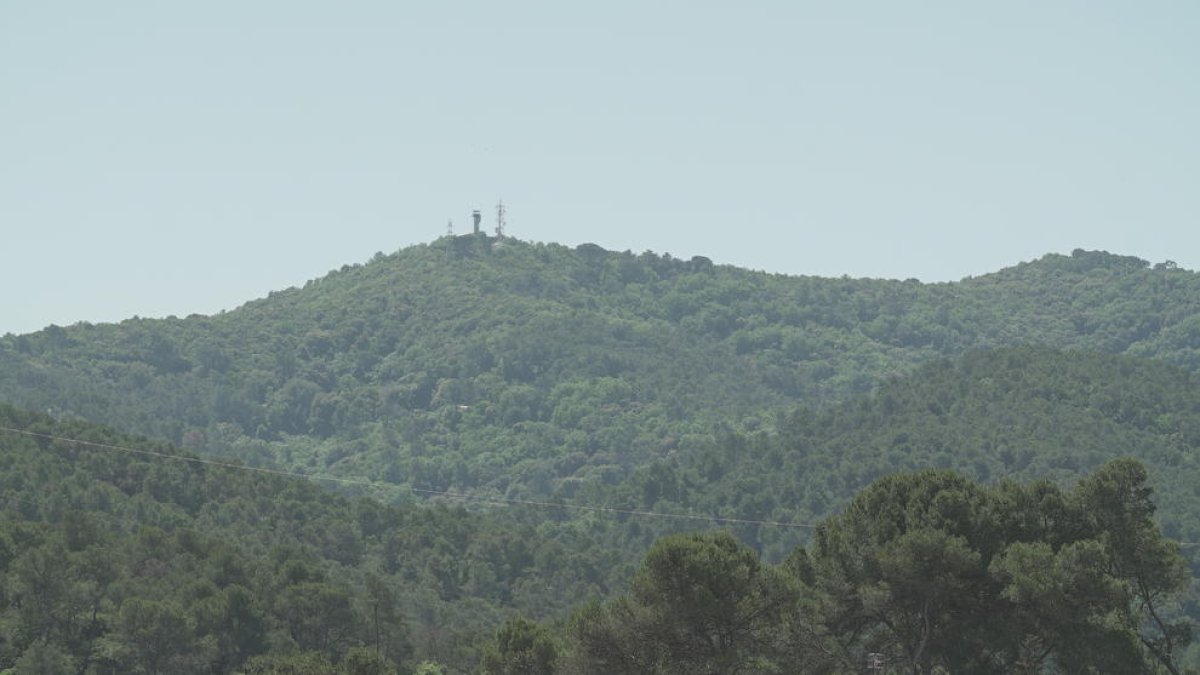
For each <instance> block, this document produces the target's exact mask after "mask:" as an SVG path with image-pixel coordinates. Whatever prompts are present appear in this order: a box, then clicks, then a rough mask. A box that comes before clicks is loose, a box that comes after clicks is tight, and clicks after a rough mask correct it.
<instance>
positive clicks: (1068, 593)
mask: <svg viewBox="0 0 1200 675" xmlns="http://www.w3.org/2000/svg"><path fill="white" fill-rule="evenodd" d="M1149 495H1150V492H1149V489H1148V488H1147V486H1146V483H1145V473H1144V470H1142V467H1141V465H1140V464H1138V463H1137V462H1133V461H1131V460H1116V461H1113V462H1110V463H1108V464H1105V465H1104V466H1103V467H1101V468H1100V469H1099V470H1098V471H1096V472H1095V473H1094V474H1092V475H1090V476H1088V477H1087V478H1085V479H1084V480H1083V481H1081V482H1080V483H1079V485H1078V486H1076V487H1075V488H1074V489H1073V490H1071V491H1070V492H1066V493H1064V492H1061V491H1059V490H1058V489H1057V488H1055V487H1053V486H1051V485H1049V484H1047V483H1044V482H1043V483H1031V484H1026V485H1020V484H1017V483H1013V482H1006V483H1003V484H1001V485H997V486H994V487H987V486H982V485H979V484H977V483H974V482H972V481H970V480H967V479H965V478H963V477H962V476H960V475H958V474H955V473H952V472H948V471H923V472H918V473H907V474H895V475H892V476H888V477H886V478H883V479H881V480H879V481H876V482H875V483H874V484H872V485H871V486H869V487H868V488H867V489H866V490H864V491H862V492H861V493H859V494H858V495H857V496H856V497H855V498H854V500H853V501H852V502H851V503H850V505H849V507H848V508H847V510H846V512H845V513H843V514H841V515H839V516H835V517H832V518H830V519H828V520H826V521H825V522H824V523H822V524H821V525H820V527H819V528H818V531H817V535H816V537H815V538H814V540H813V542H812V545H811V546H810V547H809V548H808V549H807V550H805V549H800V550H797V551H796V552H795V553H794V554H793V556H792V557H791V558H790V559H789V561H788V562H787V563H785V564H783V565H781V566H779V567H777V568H776V567H771V566H769V565H766V564H764V563H760V562H759V560H758V557H757V556H756V555H755V554H754V552H753V551H751V550H750V549H747V548H745V547H743V546H741V545H740V544H738V543H737V542H736V540H734V539H733V538H732V537H730V536H729V535H727V534H717V535H688V536H673V537H667V538H665V539H662V540H660V541H659V542H658V543H657V544H656V545H655V546H654V548H653V549H651V551H650V553H649V554H647V556H646V559H645V561H644V562H643V564H642V567H641V569H640V570H639V571H638V572H637V574H636V575H635V577H634V582H633V586H632V588H631V590H630V592H629V593H628V594H627V595H624V596H621V597H618V598H616V599H614V600H612V601H609V602H607V603H603V604H600V603H592V604H589V605H587V606H585V607H583V608H581V609H579V610H578V611H577V612H576V614H575V616H574V617H573V618H572V620H571V622H570V624H569V626H568V629H567V633H568V635H569V637H570V639H569V641H568V645H569V653H568V656H567V659H566V661H565V663H566V664H567V666H566V668H565V669H564V670H563V672H572V673H737V672H744V673H778V672H812V673H822V672H830V673H833V672H837V673H842V672H859V671H860V669H861V667H862V664H866V663H867V662H868V656H869V655H875V656H874V657H873V658H880V659H882V661H883V662H884V663H885V664H886V665H887V668H888V672H911V673H935V672H954V673H958V672H963V673H981V674H983V673H1011V672H1030V673H1037V672H1105V673H1153V672H1171V673H1178V672H1180V667H1179V665H1178V664H1179V661H1180V657H1181V655H1182V653H1183V650H1184V649H1185V647H1186V645H1187V644H1188V641H1189V639H1190V635H1189V634H1188V631H1187V630H1186V628H1188V627H1190V622H1189V621H1187V620H1186V619H1183V618H1181V617H1179V616H1178V614H1177V608H1172V607H1171V603H1172V602H1173V601H1174V600H1175V599H1177V598H1178V597H1179V596H1180V595H1181V594H1182V593H1183V592H1184V591H1185V590H1186V589H1187V587H1188V583H1189V581H1190V578H1189V575H1188V573H1187V571H1186V566H1185V565H1184V563H1183V560H1182V558H1181V557H1180V556H1179V553H1178V546H1177V545H1176V544H1174V543H1173V542H1170V541H1169V540H1166V539H1164V538H1163V537H1162V535H1161V533H1160V532H1159V530H1158V528H1157V526H1156V525H1155V524H1154V523H1153V521H1152V520H1151V519H1150V515H1151V513H1152V511H1153V505H1152V504H1151V502H1150V501H1149ZM1134 561H1136V562H1134ZM1172 613H1174V615H1173V617H1172ZM1172 618H1173V619H1174V621H1173V622H1172Z"/></svg>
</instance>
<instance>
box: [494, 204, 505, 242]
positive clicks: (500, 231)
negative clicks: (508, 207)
mask: <svg viewBox="0 0 1200 675" xmlns="http://www.w3.org/2000/svg"><path fill="white" fill-rule="evenodd" d="M504 213H505V210H504V200H503V199H501V200H500V202H499V203H497V204H496V237H497V238H502V237H504V226H505V224H506V223H505V222H504Z"/></svg>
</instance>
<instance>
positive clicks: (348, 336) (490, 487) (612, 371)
mask: <svg viewBox="0 0 1200 675" xmlns="http://www.w3.org/2000/svg"><path fill="white" fill-rule="evenodd" d="M1018 344H1044V345H1048V346H1052V347H1056V348H1070V349H1089V350H1099V351H1104V352H1110V353H1129V354H1133V355H1137V356H1143V357H1153V358H1157V359H1160V360H1164V361H1167V362H1170V363H1175V364H1179V365H1182V366H1184V367H1187V368H1194V367H1196V366H1200V358H1198V355H1200V276H1198V275H1196V274H1195V273H1192V272H1188V271H1184V270H1180V269H1174V268H1173V266H1171V265H1168V264H1160V265H1157V266H1154V267H1151V266H1150V265H1149V264H1148V263H1145V262H1144V261H1141V260H1138V259H1137V258H1128V257H1120V256H1114V255H1110V254H1105V253H1087V252H1082V251H1077V252H1076V253H1075V254H1074V255H1072V256H1070V257H1067V256H1059V255H1052V256H1047V257H1045V258H1043V259H1041V260H1038V261H1036V262H1033V263H1027V264H1023V265H1019V266H1017V267H1015V268H1012V269H1008V270H1004V271H1002V272H999V273H997V274H993V275H988V276H984V277H979V278H975V279H967V280H964V281H963V282H960V283H954V284H921V283H919V282H917V281H915V280H913V281H906V282H899V281H882V280H867V279H821V278H812V277H787V276H779V275H770V274H765V273H759V272H750V271H746V270H741V269H737V268H733V267H728V266H718V265H714V264H712V263H711V261H709V260H707V259H705V258H695V259H692V260H688V261H683V260H676V259H674V258H671V257H670V256H669V255H661V256H660V255H655V254H651V253H644V254H641V255H635V254H632V253H629V252H625V253H618V252H610V251H605V250H604V249H601V248H599V247H597V246H594V245H582V246H579V247H577V248H575V249H570V248H567V247H563V246H557V245H553V244H549V245H543V244H536V245H535V244H529V243H524V242H520V241H517V240H513V239H506V240H503V241H497V240H495V239H489V238H487V237H482V236H470V235H468V236H463V237H446V238H443V239H439V240H437V241H435V242H433V243H432V244H430V245H425V246H416V247H411V248H407V249H404V250H402V251H400V252H398V253H396V254H393V255H382V254H379V255H377V256H376V257H375V258H374V259H373V260H372V261H371V262H369V263H367V264H365V265H359V266H347V267H345V268H343V269H342V270H340V271H337V272H333V273H330V274H329V275H328V276H326V277H324V278H322V279H319V280H316V281H312V282H310V283H308V284H306V285H305V286H304V287H303V288H296V289H291V290H287V291H283V292H279V293H274V294H272V296H271V297H268V298H265V299H262V300H258V301H255V302H251V303H248V304H246V305H245V306H243V307H240V308H238V309H237V310H234V311H231V312H227V313H224V314H221V315H217V316H211V317H202V316H192V317H189V318H186V319H165V320H142V319H131V320H128V321H125V322H122V323H120V324H115V325H88V324H78V325H75V326H69V327H66V328H63V327H57V326H51V327H48V328H46V329H44V330H42V331H39V332H38V333H34V334H31V335H22V336H7V337H5V338H3V339H0V400H3V401H6V402H9V403H12V404H14V405H17V406H20V407H23V408H29V409H33V410H51V411H52V412H53V413H54V414H56V415H60V416H63V415H65V416H79V417H82V418H84V419H89V420H92V421H96V422H101V423H104V424H111V425H113V426H116V427H118V428H120V429H123V430H127V431H132V432H135V433H141V434H146V435H148V436H153V437H157V438H164V439H167V440H170V441H171V442H173V443H176V444H179V445H182V446H184V447H188V448H191V449H193V450H195V451H197V452H200V453H203V454H206V455H213V456H220V457H229V458H236V459H239V460H242V461H245V462H247V463H249V464H253V465H260V466H276V467H283V468H288V469H298V470H301V471H305V472H308V473H330V474H334V475H341V476H359V477H369V478H372V479H378V478H382V479H383V480H386V481H387V482H389V483H396V484H403V485H410V486H414V487H421V488H432V489H446V488H451V487H453V488H458V489H468V490H473V491H479V492H483V493H488V494H500V495H505V496H516V497H531V496H538V497H544V496H549V495H551V494H554V493H555V492H557V491H565V492H568V493H569V492H571V491H573V490H576V489H579V488H582V487H585V486H588V485H593V484H598V485H601V486H603V485H607V484H610V483H612V482H613V481H619V480H621V479H623V478H624V477H626V476H627V475H628V474H629V473H630V472H631V471H633V470H635V469H636V468H637V467H639V466H641V465H643V464H645V463H646V462H647V461H649V460H652V459H655V458H659V457H662V456H666V455H670V454H673V453H679V452H682V453H689V452H691V451H692V449H693V447H694V446H695V445H696V444H697V443H701V442H703V441H704V440H705V439H708V438H710V437H711V436H712V431H713V428H714V427H715V426H728V427H732V428H735V429H738V430H742V429H753V428H757V427H761V426H764V425H766V426H769V425H771V424H772V423H773V420H774V418H775V417H776V416H777V414H778V413H781V412H784V413H789V412H791V411H792V410H794V409H796V408H797V407H806V408H814V409H815V408H820V407H822V406H824V405H827V404H829V403H831V402H836V401H839V400H844V399H846V398H847V397H848V396H850V395H853V394H855V393H860V392H865V391H869V390H871V389H872V388H873V387H875V386H877V385H878V384H879V383H881V382H883V381H886V380H887V379H888V378H891V377H894V376H897V375H902V374H906V373H910V372H912V371H913V370H914V369H915V368H916V367H917V366H918V365H919V364H921V363H924V362H928V361H931V360H935V359H938V358H944V357H947V356H954V355H957V354H961V353H965V352H968V351H972V350H979V349H988V348H995V347H1000V346H1005V345H1018Z"/></svg>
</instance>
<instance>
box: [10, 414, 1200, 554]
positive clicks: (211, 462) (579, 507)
mask: <svg viewBox="0 0 1200 675" xmlns="http://www.w3.org/2000/svg"><path fill="white" fill-rule="evenodd" d="M0 431H7V432H9V433H14V434H21V435H24V436H32V437H34V438H43V439H46V440H51V441H60V442H64V443H74V444H77V445H82V446H85V447H90V448H98V449H101V450H113V451H118V452H127V453H130V454H136V455H142V456H146V457H155V458H159V459H173V460H177V461H180V462H190V463H192V464H205V465H208V466H217V467H221V468H225V469H232V470H235V471H255V472H258V473H265V474H270V475H273V476H282V477H285V478H299V479H301V480H304V481H313V480H326V481H331V482H335V483H341V484H343V485H357V486H362V487H371V488H382V489H391V490H400V489H403V488H404V486H403V485H396V484H394V483H380V482H377V481H369V480H362V479H360V478H344V477H341V476H318V475H312V474H306V473H300V472H297V471H286V470H284V469H270V468H267V467H261V466H248V465H246V464H234V463H232V462H222V461H220V460H215V459H205V458H203V457H187V456H183V455H172V454H169V453H165V452H158V451H155V450H139V449H137V448H130V447H128V446H123V445H113V444H110V443H97V442H95V441H85V440H82V439H78V438H67V437H64V436H55V435H53V434H43V433H38V432H35V431H26V430H24V429H12V428H9V427H0ZM408 489H409V491H410V492H416V493H420V494H425V495H434V496H441V497H447V498H450V499H461V500H463V501H473V502H479V503H481V504H494V505H498V506H513V505H518V506H536V507H540V508H555V509H566V510H575V511H585V512H592V513H612V514H616V515H625V516H638V517H645V518H666V519H674V520H694V521H704V522H710V523H721V524H724V525H761V526H764V527H788V528H795V529H816V528H817V527H818V525H817V524H814V523H793V522H785V521H777V520H755V519H751V518H724V517H721V516H704V515H697V514H693V513H667V512H661V511H644V510H641V509H622V508H617V507H612V506H589V505H586V504H571V503H569V502H549V501H541V500H536V499H513V498H509V497H484V496H481V495H470V494H464V493H460V492H450V491H448V490H434V489H431V488H418V487H412V486H409V488H408ZM1175 543H1176V544H1178V545H1179V546H1180V547H1181V548H1188V547H1193V546H1200V542H1196V541H1177V542H1175Z"/></svg>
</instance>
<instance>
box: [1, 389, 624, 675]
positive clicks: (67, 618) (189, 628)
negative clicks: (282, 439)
mask: <svg viewBox="0 0 1200 675" xmlns="http://www.w3.org/2000/svg"><path fill="white" fill-rule="evenodd" d="M0 428H2V430H0V588H2V589H3V591H0V670H5V669H6V668H8V667H11V666H12V665H13V663H14V662H16V661H17V660H19V659H22V658H26V659H33V660H37V659H40V661H39V662H41V663H51V664H58V665H50V666H45V667H46V668H48V670H42V671H37V672H68V671H72V672H73V671H74V669H73V668H68V667H66V666H63V665H62V664H63V663H69V664H71V665H72V666H75V667H78V669H79V672H83V671H84V670H85V669H86V668H85V666H86V665H87V664H88V663H91V664H92V666H93V667H94V668H95V670H94V671H88V672H100V673H134V672H197V673H199V672H230V670H231V669H232V668H234V667H238V666H240V665H242V664H244V663H247V662H250V661H251V660H252V659H254V658H255V657H257V658H258V659H259V660H260V661H262V662H263V663H264V664H271V663H275V662H274V661H272V659H275V658H280V659H286V658H290V656H291V655H295V654H297V653H303V654H305V655H306V656H305V657H304V658H310V659H314V660H316V661H334V662H337V661H342V660H343V659H351V660H353V659H356V658H357V659H359V660H363V661H364V662H366V663H368V664H369V663H372V662H373V660H374V656H380V657H382V659H383V660H385V661H387V662H388V663H390V664H393V666H395V665H400V666H412V665H413V664H414V663H415V662H417V661H419V660H423V659H433V660H436V661H438V662H441V663H444V664H447V665H450V666H452V667H453V668H454V672H468V671H470V670H472V669H473V668H474V666H475V664H476V663H477V662H478V659H479V649H480V646H481V645H482V644H483V643H484V642H485V641H486V640H487V639H488V638H490V636H491V635H492V632H493V631H494V630H495V627H496V626H497V625H498V624H499V623H500V622H501V621H503V619H504V618H505V617H506V616H509V615H511V614H512V613H514V612H517V611H520V612H522V613H524V614H526V615H528V616H533V617H539V618H540V617H547V616H554V615H556V614H561V613H563V612H565V611H566V609H567V608H568V607H569V606H570V605H571V604H572V603H573V602H575V601H576V599H578V598H580V597H588V596H590V595H596V596H605V595H608V594H609V593H611V592H613V590H615V588H619V587H620V585H623V584H624V582H625V578H624V577H625V576H626V575H627V574H628V569H629V568H630V567H632V564H626V563H625V558H626V556H625V555H624V554H623V553H621V552H618V551H613V550H611V549H605V548H603V547H601V546H599V545H597V543H595V542H592V541H590V540H589V539H588V538H586V537H571V536H569V533H567V532H565V531H564V532H560V533H558V535H557V536H554V537H550V536H546V535H543V534H542V533H541V532H539V529H538V528H539V527H540V526H541V525H542V524H543V523H542V521H543V520H544V518H545V514H544V513H541V512H525V511H523V510H521V509H519V508H515V507H514V508H512V509H507V510H498V511H493V512H491V513H486V514H478V513H470V512H467V511H465V510H463V509H461V508H455V507H447V506H439V505H431V504H423V505H420V506H404V507H388V506H384V505H381V504H379V503H378V502H377V501H376V500H373V499H367V498H351V497H346V496H341V495H338V494H336V493H333V492H331V491H328V490H324V489H322V488H321V487H319V486H317V485H315V484H313V483H310V482H308V481H306V480H302V479H296V478H289V477H282V476H277V475H269V474H265V473H261V472H255V471H248V470H245V469H239V468H237V467H226V466H216V465H212V464H205V463H201V462H198V461H195V460H196V459H197V458H196V457H195V456H194V455H191V454H189V453H187V452H183V451H180V450H178V449H177V448H174V447H172V446H170V445H168V444H166V443H164V442H161V441H149V440H145V439H140V438H135V437H130V436H127V435H124V434H120V433H118V432H115V431H113V430H111V429H109V428H105V427H100V426H97V425H94V424H91V423H86V422H79V421H58V420H54V419H52V418H50V417H48V416H46V415H43V414H37V413H29V412H22V411H18V410H14V409H12V408H10V407H8V406H4V405H0ZM66 439H71V440H66ZM77 441H82V442H77ZM610 580H615V581H616V584H617V585H616V586H613V585H610V584H611V581H610ZM47 644H50V645H52V647H50V648H47V647H46V645H47ZM64 659H65V661H64ZM276 665H278V664H276ZM364 668H365V667H364ZM21 672H27V671H21ZM253 672H263V673H265V672H274V671H273V670H272V669H271V668H270V667H268V665H263V666H262V669H261V670H256V671H253ZM305 672H325V671H323V670H312V671H305ZM353 672H385V671H384V670H371V669H364V670H356V671H353ZM390 672H394V671H390ZM406 672H407V671H406Z"/></svg>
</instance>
